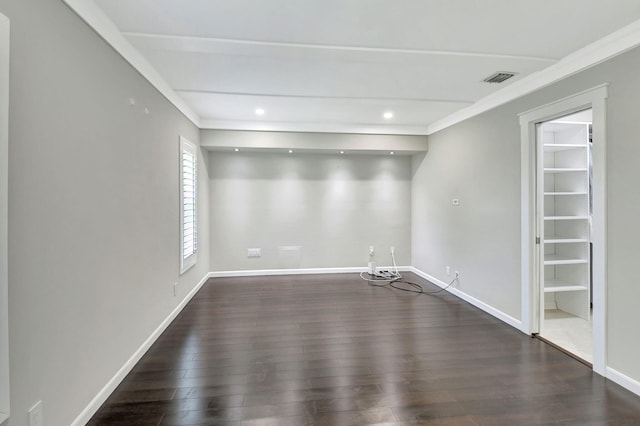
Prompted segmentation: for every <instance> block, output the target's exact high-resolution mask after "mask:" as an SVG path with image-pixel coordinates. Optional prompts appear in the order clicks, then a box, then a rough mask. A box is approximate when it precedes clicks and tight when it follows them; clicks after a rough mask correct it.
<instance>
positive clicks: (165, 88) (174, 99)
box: [63, 0, 200, 128]
mask: <svg viewBox="0 0 640 426" xmlns="http://www.w3.org/2000/svg"><path fill="white" fill-rule="evenodd" d="M63 1H64V2H65V3H66V4H67V6H69V7H70V8H71V10H73V11H74V12H75V13H76V14H77V15H78V16H79V17H80V18H81V19H82V20H83V21H84V22H86V23H87V24H88V25H89V26H90V27H91V28H93V30H94V31H95V32H96V33H98V35H99V36H100V37H102V38H103V39H104V40H105V41H106V42H107V43H108V44H109V45H111V47H113V48H114V49H115V51H116V52H118V53H119V54H120V56H122V57H123V58H124V59H125V60H126V61H127V62H129V63H130V64H131V66H133V68H135V69H136V70H137V71H138V72H139V73H140V74H142V76H143V77H144V78H146V79H147V80H148V81H149V83H151V85H153V87H155V88H156V89H157V90H158V91H159V92H160V93H161V94H162V95H163V96H164V97H165V98H167V100H168V101H169V102H171V103H172V104H173V105H174V106H175V107H176V108H177V109H178V110H179V111H180V112H181V113H182V114H184V115H185V117H187V118H188V119H189V120H191V122H192V123H193V124H194V125H195V126H196V127H198V128H199V127H200V117H199V116H198V115H197V114H196V113H195V112H194V111H193V110H192V109H191V108H190V107H189V106H188V105H187V104H186V102H185V101H183V100H182V98H181V97H180V96H178V94H177V93H176V92H175V91H174V90H173V89H172V88H171V86H169V84H168V83H167V82H166V81H165V80H164V78H162V76H160V74H159V73H158V72H157V71H156V70H155V68H154V67H153V66H152V65H151V64H150V63H149V62H148V61H147V60H146V59H145V58H144V56H142V54H141V53H140V52H138V51H137V50H136V49H135V48H134V47H133V45H131V43H129V41H128V40H127V39H126V38H124V36H123V35H122V34H121V33H120V30H118V28H117V27H116V26H115V25H114V23H113V22H112V21H111V20H110V19H109V18H108V17H107V16H106V15H105V14H104V12H103V11H102V9H100V8H99V7H98V6H97V5H96V4H95V3H94V2H93V1H92V0H63Z"/></svg>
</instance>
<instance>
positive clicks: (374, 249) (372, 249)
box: [369, 246, 376, 256]
mask: <svg viewBox="0 0 640 426" xmlns="http://www.w3.org/2000/svg"><path fill="white" fill-rule="evenodd" d="M374 254H376V248H375V247H374V246H369V256H373V255H374Z"/></svg>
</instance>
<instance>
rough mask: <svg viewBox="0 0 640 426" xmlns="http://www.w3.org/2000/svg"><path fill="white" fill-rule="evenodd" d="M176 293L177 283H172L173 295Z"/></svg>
mask: <svg viewBox="0 0 640 426" xmlns="http://www.w3.org/2000/svg"><path fill="white" fill-rule="evenodd" d="M177 295H178V283H173V296H174V297H175V296H177Z"/></svg>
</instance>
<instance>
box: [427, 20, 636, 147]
mask: <svg viewBox="0 0 640 426" xmlns="http://www.w3.org/2000/svg"><path fill="white" fill-rule="evenodd" d="M638 45H640V20H638V21H636V22H634V23H632V24H630V25H627V26H626V27H623V28H621V29H620V30H618V31H615V32H613V33H611V34H609V35H608V36H606V37H603V38H601V39H600V40H598V41H596V42H594V43H591V44H589V45H588V46H586V47H584V48H582V49H580V50H577V51H575V52H574V53H572V54H570V55H568V56H566V57H564V58H563V59H561V60H560V61H558V62H557V63H556V64H554V65H551V66H549V67H548V68H545V69H544V70H542V71H539V72H537V73H534V74H531V75H529V76H527V77H524V78H523V79H521V80H519V81H516V82H514V83H513V84H511V85H509V86H507V87H505V88H504V89H502V90H499V91H497V92H494V93H493V94H491V95H489V96H486V97H484V98H482V99H480V100H479V101H477V102H476V103H474V104H473V105H471V106H469V107H467V108H463V109H461V110H459V111H457V112H455V113H453V114H451V115H449V116H447V117H444V118H443V119H440V120H438V121H436V122H434V123H432V124H431V125H429V126H428V132H427V134H428V135H430V134H433V133H435V132H438V131H440V130H444V129H446V128H447V127H450V126H453V125H454V124H457V123H460V122H461V121H464V120H467V119H469V118H471V117H474V116H476V115H479V114H482V113H483V112H486V111H489V110H491V109H493V108H496V107H498V106H500V105H504V104H506V103H507V102H510V101H512V100H515V99H518V98H520V97H522V96H525V95H527V94H529V93H532V92H534V91H536V90H539V89H542V88H544V87H546V86H549V85H551V84H553V83H555V82H557V81H560V80H562V79H563V78H566V77H569V76H571V75H574V74H576V73H578V72H580V71H584V70H586V69H587V68H590V67H593V66H595V65H598V64H600V63H602V62H604V61H606V60H608V59H611V58H613V57H614V56H617V55H620V54H622V53H624V52H626V51H628V50H631V49H633V48H634V47H637V46H638Z"/></svg>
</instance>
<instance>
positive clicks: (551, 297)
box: [534, 109, 593, 364]
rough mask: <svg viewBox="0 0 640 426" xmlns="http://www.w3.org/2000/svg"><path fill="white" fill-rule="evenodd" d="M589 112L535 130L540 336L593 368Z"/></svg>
mask: <svg viewBox="0 0 640 426" xmlns="http://www.w3.org/2000/svg"><path fill="white" fill-rule="evenodd" d="M592 124H593V112H592V110H591V109H587V110H584V111H579V112H576V113H573V114H570V115H567V116H564V117H559V118H555V119H552V120H549V121H545V122H542V123H539V124H537V125H536V153H537V158H536V175H537V176H536V181H537V187H536V189H537V191H536V216H537V218H536V224H537V232H536V234H537V235H538V236H539V240H536V245H537V246H538V250H539V254H538V256H537V258H538V265H537V267H538V270H539V274H538V283H537V285H534V286H536V287H537V291H538V292H539V298H538V300H539V309H540V315H539V318H540V325H539V331H538V336H539V337H541V338H542V339H543V340H545V341H547V342H550V343H551V344H553V345H555V346H557V347H559V348H560V349H562V350H564V351H566V352H568V353H569V354H571V355H572V356H574V357H576V358H578V359H579V360H581V361H583V362H585V363H587V364H592V363H593V323H592V307H593V298H592V297H591V295H592V285H591V283H592V279H591V277H592V270H591V263H592V261H591V259H592V258H591V252H592V250H591V248H592V246H593V243H592V241H591V217H592V213H593V205H592V203H591V198H592V197H591V195H592V193H593V190H592V176H593V174H592V147H593V132H592V129H593V128H592Z"/></svg>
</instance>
